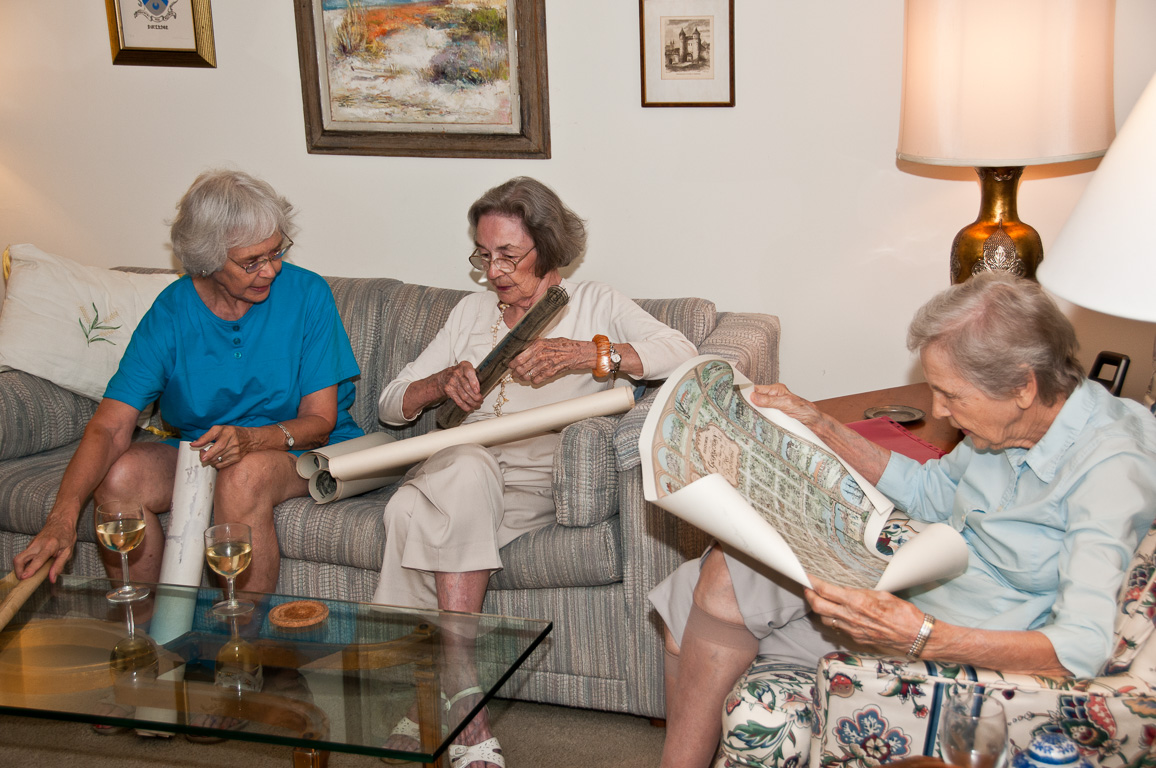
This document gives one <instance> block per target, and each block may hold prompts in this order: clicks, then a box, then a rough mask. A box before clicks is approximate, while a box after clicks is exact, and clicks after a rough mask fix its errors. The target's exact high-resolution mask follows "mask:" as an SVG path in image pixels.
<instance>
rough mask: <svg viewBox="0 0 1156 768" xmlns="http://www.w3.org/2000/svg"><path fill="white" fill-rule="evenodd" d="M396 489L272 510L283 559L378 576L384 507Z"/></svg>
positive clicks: (295, 503)
mask: <svg viewBox="0 0 1156 768" xmlns="http://www.w3.org/2000/svg"><path fill="white" fill-rule="evenodd" d="M394 490H396V488H395V487H394V486H387V487H385V488H379V489H378V490H376V491H371V492H370V493H366V494H362V495H361V496H353V497H351V498H348V499H342V500H341V501H339V502H334V503H332V504H318V503H316V502H314V501H313V499H311V498H309V497H300V498H296V499H289V500H288V501H283V502H281V503H280V504H278V505H277V508H276V509H275V510H274V511H273V522H274V524H275V525H276V527H277V541H278V542H280V544H281V555H282V557H287V558H292V559H295V560H308V561H311V562H316V563H329V564H332V565H343V566H350V567H353V568H366V569H368V570H371V571H380V570H381V554H382V552H383V551H384V549H385V524H384V523H383V522H382V513H383V512H384V511H385V503H386V502H387V501H388V500H389V497H390V496H392V495H393V492H394Z"/></svg>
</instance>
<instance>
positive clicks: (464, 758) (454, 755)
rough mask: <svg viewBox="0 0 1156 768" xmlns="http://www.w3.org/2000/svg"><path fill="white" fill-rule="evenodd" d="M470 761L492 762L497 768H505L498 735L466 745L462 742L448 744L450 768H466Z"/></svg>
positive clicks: (504, 759)
mask: <svg viewBox="0 0 1156 768" xmlns="http://www.w3.org/2000/svg"><path fill="white" fill-rule="evenodd" d="M471 763H493V764H494V765H496V766H499V768H506V758H504V757H502V745H501V744H499V743H498V737H497V736H494V737H493V738H489V739H486V740H485V741H483V742H479V743H477V744H473V745H471V746H468V747H467V746H465V745H463V744H451V745H450V765H451V766H452V768H466V766H468V765H470V764H471Z"/></svg>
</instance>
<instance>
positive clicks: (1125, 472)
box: [877, 381, 1156, 677]
mask: <svg viewBox="0 0 1156 768" xmlns="http://www.w3.org/2000/svg"><path fill="white" fill-rule="evenodd" d="M877 485H878V488H879V490H880V491H882V492H883V493H884V494H886V495H887V496H888V497H889V498H891V500H892V501H894V502H895V505H896V506H897V507H899V508H900V509H902V510H904V511H906V512H907V513H908V514H909V515H911V517H913V518H916V519H921V520H928V521H934V522H944V523H948V524H950V525H951V526H952V527H954V528H955V529H956V530H958V531H960V532H961V533H962V534H963V537H964V541H966V542H967V546H968V548H969V550H970V558H969V561H968V567H967V570H966V571H965V572H964V573H963V574H962V575H960V576H958V577H956V578H954V579H951V580H949V581H945V582H942V583H940V584H937V585H934V586H932V587H930V588H927V587H924V588H920V589H916V590H912V591H911V592H910V593H908V594H907V595H905V596H906V597H908V598H909V599H910V600H911V601H912V602H913V603H915V604H916V605H917V606H919V608H920V610H923V611H925V612H927V613H930V614H932V615H934V616H937V617H939V618H942V619H944V620H945V621H949V622H951V623H953V624H958V625H962V626H968V627H978V628H984V629H1036V630H1039V631H1040V632H1042V633H1044V634H1045V635H1046V636H1047V637H1048V639H1049V640H1050V641H1051V643H1052V646H1053V648H1054V649H1055V651H1056V655H1057V656H1058V657H1059V660H1060V662H1061V663H1062V664H1063V665H1064V666H1065V667H1066V668H1067V669H1068V670H1069V671H1070V672H1072V673H1073V674H1074V675H1076V676H1077V677H1092V676H1094V675H1096V674H1097V673H1098V672H1099V670H1100V667H1101V666H1102V665H1103V664H1104V662H1105V661H1107V659H1108V657H1109V655H1110V654H1111V652H1112V650H1113V648H1112V637H1113V631H1114V623H1115V619H1116V594H1117V591H1118V589H1119V587H1120V584H1121V582H1122V580H1123V578H1124V573H1125V570H1126V569H1127V567H1128V563H1129V561H1130V560H1131V559H1132V554H1133V552H1134V551H1135V550H1136V547H1137V546H1139V543H1140V539H1141V538H1142V537H1143V536H1144V534H1145V532H1146V531H1147V530H1148V527H1149V526H1150V525H1151V524H1152V519H1153V516H1154V515H1156V419H1153V417H1152V415H1151V414H1150V413H1148V411H1147V410H1146V409H1144V408H1143V407H1142V406H1141V405H1140V404H1139V403H1136V402H1134V401H1130V400H1125V399H1122V398H1116V397H1112V396H1111V395H1110V394H1108V392H1107V390H1106V389H1104V387H1102V386H1100V385H1099V384H1096V383H1094V382H1088V381H1085V382H1083V383H1081V384H1080V386H1079V387H1077V388H1076V391H1075V392H1073V393H1072V396H1071V397H1069V398H1068V400H1067V402H1066V403H1064V406H1063V408H1062V409H1061V410H1060V413H1059V415H1058V416H1057V417H1056V420H1055V421H1054V422H1053V423H1052V425H1051V427H1050V428H1049V429H1048V431H1047V433H1046V434H1045V435H1044V437H1043V438H1042V439H1041V440H1040V441H1039V442H1038V443H1036V444H1035V445H1034V446H1032V447H1031V448H1030V449H1025V448H1011V449H1006V450H1002V451H977V450H975V448H974V447H973V446H972V444H971V441H970V439H969V440H965V441H964V442H963V443H961V444H960V445H959V446H958V447H957V448H956V449H955V450H954V451H952V452H951V453H950V454H948V455H947V456H945V457H944V458H943V459H940V460H938V461H930V462H928V463H927V464H925V465H920V464H919V463H918V462H916V461H913V460H912V459H908V458H907V457H905V456H900V455H898V454H895V453H893V454H891V459H890V461H889V462H888V464H887V469H886V471H885V472H884V473H883V477H882V478H880V480H879V483H878V484H877Z"/></svg>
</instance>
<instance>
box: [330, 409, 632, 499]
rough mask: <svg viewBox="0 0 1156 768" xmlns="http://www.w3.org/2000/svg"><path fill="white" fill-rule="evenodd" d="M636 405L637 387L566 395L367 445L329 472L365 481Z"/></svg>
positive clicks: (335, 462)
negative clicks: (453, 450) (451, 450)
mask: <svg viewBox="0 0 1156 768" xmlns="http://www.w3.org/2000/svg"><path fill="white" fill-rule="evenodd" d="M633 405H634V390H633V389H631V388H630V387H613V388H611V389H607V390H604V391H602V392H596V393H594V394H592V395H585V396H583V397H576V398H574V399H572V400H563V401H562V402H560V403H551V404H550V405H543V406H539V407H538V408H531V409H529V410H526V411H520V412H518V413H511V414H509V415H506V416H500V417H498V418H493V419H484V420H482V421H474V422H471V423H469V424H463V425H462V426H460V427H454V428H453V429H446V430H442V431H437V432H429V433H427V434H424V435H420V436H418V437H411V438H409V439H408V440H398V441H396V442H393V443H387V444H385V445H379V446H377V447H375V448H366V449H365V450H363V451H356V452H354V453H348V454H346V455H344V456H335V457H333V458H332V459H330V461H329V472H330V474H332V475H333V476H334V477H335V478H338V479H340V480H346V481H348V480H361V479H364V478H367V477H375V476H380V475H384V474H386V473H388V472H390V471H391V470H397V469H400V468H402V467H408V466H409V465H411V464H415V463H417V462H419V461H423V460H425V459H428V458H429V457H430V456H433V455H434V454H435V453H437V452H438V451H440V450H441V449H443V448H448V447H450V446H451V445H465V444H467V443H474V444H477V445H497V444H499V443H508V442H510V441H512V440H520V439H522V438H524V437H531V436H533V435H541V434H544V433H546V432H550V431H553V430H556V429H561V428H562V427H565V426H566V425H567V424H573V423H574V422H576V421H581V420H582V419H586V418H589V417H591V416H609V415H610V414H613V413H622V412H623V411H628V410H630V408H631V407H632V406H633Z"/></svg>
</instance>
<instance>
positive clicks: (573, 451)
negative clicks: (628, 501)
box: [554, 416, 618, 528]
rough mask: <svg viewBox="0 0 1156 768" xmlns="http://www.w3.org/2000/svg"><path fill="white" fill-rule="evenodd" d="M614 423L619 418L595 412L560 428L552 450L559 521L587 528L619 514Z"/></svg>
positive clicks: (563, 523) (570, 525) (615, 424)
mask: <svg viewBox="0 0 1156 768" xmlns="http://www.w3.org/2000/svg"><path fill="white" fill-rule="evenodd" d="M617 427H618V419H616V418H610V417H607V416H598V417H595V418H592V419H584V420H583V421H580V422H578V423H576V424H571V425H570V426H568V427H566V428H565V429H564V430H562V441H561V445H560V447H559V448H558V450H556V451H555V452H554V505H555V507H557V512H558V523H559V524H560V525H565V526H569V527H573V528H586V527H589V526H591V525H597V524H598V523H601V522H604V521H606V520H608V519H610V517H612V516H613V515H616V514H618V471H617V470H616V469H615V466H614V465H615V461H614V445H613V438H614V431H615V429H617Z"/></svg>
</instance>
